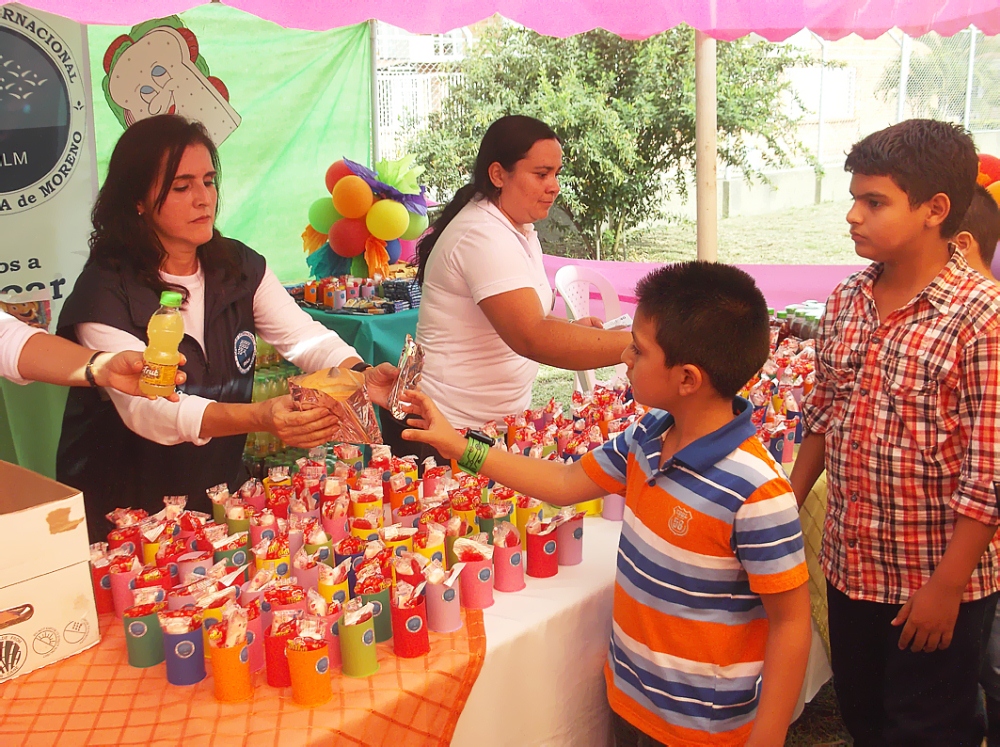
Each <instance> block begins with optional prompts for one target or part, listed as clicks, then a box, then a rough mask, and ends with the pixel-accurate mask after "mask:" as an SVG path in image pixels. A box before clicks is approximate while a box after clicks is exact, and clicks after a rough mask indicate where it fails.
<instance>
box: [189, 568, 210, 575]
mask: <svg viewBox="0 0 1000 747" xmlns="http://www.w3.org/2000/svg"><path fill="white" fill-rule="evenodd" d="M191 573H193V574H194V575H195V576H204V575H206V574H207V573H208V571H206V570H205V569H204V568H203V567H202V566H198V567H197V568H195V569H194V570H193V571H191Z"/></svg>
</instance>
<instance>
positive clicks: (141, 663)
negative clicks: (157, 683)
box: [123, 610, 164, 669]
mask: <svg viewBox="0 0 1000 747" xmlns="http://www.w3.org/2000/svg"><path fill="white" fill-rule="evenodd" d="M129 611H130V610H126V612H125V617H124V619H123V622H124V624H125V648H126V649H127V650H128V664H129V666H130V667H138V668H140V669H144V668H146V667H155V666H156V665H157V664H159V663H160V662H162V661H163V656H164V654H163V631H162V630H161V629H160V618H159V617H158V616H157V614H156V613H155V612H154V613H152V614H149V615H143V616H142V617H129V616H128V613H129Z"/></svg>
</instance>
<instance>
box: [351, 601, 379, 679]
mask: <svg viewBox="0 0 1000 747" xmlns="http://www.w3.org/2000/svg"><path fill="white" fill-rule="evenodd" d="M385 615H386V617H388V616H389V611H388V609H387V610H386V612H385ZM340 657H341V668H342V669H343V672H344V674H345V675H347V676H348V677H371V676H372V675H373V674H375V672H377V671H378V650H377V649H376V648H375V619H374V618H372V619H371V620H365V622H363V623H359V624H358V625H344V624H343V623H341V624H340Z"/></svg>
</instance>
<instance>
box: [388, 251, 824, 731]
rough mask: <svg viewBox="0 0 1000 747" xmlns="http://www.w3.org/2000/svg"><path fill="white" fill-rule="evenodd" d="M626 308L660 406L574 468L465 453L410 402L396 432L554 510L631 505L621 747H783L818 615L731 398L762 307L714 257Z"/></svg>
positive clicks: (671, 274) (422, 399)
mask: <svg viewBox="0 0 1000 747" xmlns="http://www.w3.org/2000/svg"><path fill="white" fill-rule="evenodd" d="M636 295H637V297H638V308H637V310H636V317H635V324H634V326H633V328H632V338H633V342H632V345H630V346H629V347H628V348H626V349H625V352H624V353H623V354H622V361H623V362H624V363H625V364H626V366H627V367H628V376H629V380H630V381H631V383H632V391H633V394H634V396H635V399H636V401H637V402H639V403H640V404H643V405H646V406H648V407H651V408H654V409H652V410H651V411H650V412H649V413H647V414H646V415H645V416H644V417H643V418H642V419H641V420H640V421H638V422H637V423H635V424H633V425H631V426H630V427H629V428H627V429H626V430H625V432H624V433H622V434H621V435H620V436H618V437H617V438H615V439H613V440H612V441H609V442H608V443H607V444H605V445H604V446H603V447H601V448H600V449H597V450H595V451H592V452H590V453H589V454H586V455H585V456H584V457H583V458H582V459H581V460H580V461H579V462H576V463H574V464H570V465H567V464H561V463H558V462H550V461H546V460H541V459H530V458H527V457H524V456H519V455H514V454H509V453H507V452H504V451H501V450H498V449H489V448H488V447H486V446H485V445H483V444H481V443H479V442H478V441H474V440H472V439H469V440H467V439H465V438H463V437H462V436H460V435H459V434H458V433H457V432H456V431H455V430H454V429H453V428H452V427H451V425H450V424H449V423H448V422H447V421H446V420H445V418H444V416H442V415H441V413H440V411H438V409H437V408H436V407H435V406H434V404H433V403H432V402H431V401H430V399H428V398H427V397H426V396H425V395H423V394H420V393H418V392H407V393H406V394H405V395H404V399H406V400H407V401H409V402H411V403H412V404H411V406H410V407H409V411H410V412H411V413H412V414H414V415H416V416H417V418H418V419H417V420H415V421H413V424H414V426H416V428H419V429H421V430H415V429H410V430H406V431H404V432H403V437H404V438H405V439H407V440H411V441H422V442H423V443H427V444H430V445H431V446H433V447H434V448H436V449H437V450H438V452H440V454H441V455H442V456H444V457H445V458H451V459H457V460H459V465H460V466H462V468H463V469H465V470H467V471H471V472H477V471H478V472H479V473H481V474H484V475H487V476H488V477H490V478H492V479H494V480H497V481H498V482H500V483H502V484H504V485H507V486H509V487H511V488H513V489H515V490H518V491H521V492H523V493H525V494H528V495H532V496H535V497H537V498H540V499H541V500H544V501H548V502H549V503H555V504H557V505H562V506H565V505H570V504H574V503H578V502H580V501H586V500H590V499H593V498H599V497H601V496H603V495H606V494H608V493H611V492H614V493H624V494H625V518H624V522H623V525H622V534H621V539H620V541H619V551H618V570H617V574H616V577H615V589H614V606H613V610H612V617H613V621H612V634H611V645H610V650H609V652H608V659H607V663H606V665H605V670H604V674H605V680H606V684H607V691H608V700H609V702H610V704H611V709H612V711H613V721H614V734H615V744H616V745H617V747H653V746H655V745H660V744H666V745H670V747H695V746H700V745H715V746H716V747H736V746H737V745H751V746H752V747H780V745H782V744H784V741H785V733H786V731H787V729H788V724H789V721H790V720H791V717H792V712H793V710H794V708H795V704H796V702H797V700H798V696H799V692H800V690H801V688H802V681H803V678H804V676H805V667H806V660H807V658H808V655H809V645H810V640H811V627H810V626H811V622H810V620H811V617H810V607H809V591H808V587H807V585H806V584H807V579H808V571H807V570H806V566H805V556H804V552H803V540H802V530H801V527H800V525H799V517H798V511H797V510H796V506H795V499H794V497H793V495H792V493H791V487H790V485H789V484H788V481H787V480H786V479H785V476H784V473H782V472H781V469H780V467H778V466H777V465H776V464H775V463H774V460H773V459H771V457H770V456H769V454H768V452H767V450H766V449H764V447H763V446H762V445H761V443H760V441H759V440H757V437H756V429H755V427H754V425H753V423H752V422H751V419H750V415H751V408H750V403H749V402H747V401H746V400H745V399H742V398H740V397H737V396H736V393H737V392H738V391H739V390H740V389H741V388H742V387H743V386H744V385H745V383H746V382H747V381H748V380H749V379H750V378H751V377H752V376H753V375H754V374H755V373H756V372H757V371H758V370H759V369H760V367H761V366H762V365H763V364H764V362H765V361H766V360H767V356H768V345H769V327H768V313H767V304H766V302H765V301H764V297H763V296H762V295H761V293H760V291H759V290H758V289H757V287H756V286H755V285H754V282H753V279H752V278H750V276H748V275H747V274H746V273H744V272H742V271H741V270H739V269H737V268H735V267H730V266H727V265H721V264H712V263H707V262H686V263H680V264H677V265H671V266H666V267H663V268H660V269H658V270H655V271H653V272H652V273H650V274H649V275H647V276H646V277H645V278H643V279H642V280H641V281H639V284H638V286H637V288H636ZM529 562H530V561H529Z"/></svg>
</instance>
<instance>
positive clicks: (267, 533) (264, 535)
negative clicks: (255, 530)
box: [260, 529, 274, 540]
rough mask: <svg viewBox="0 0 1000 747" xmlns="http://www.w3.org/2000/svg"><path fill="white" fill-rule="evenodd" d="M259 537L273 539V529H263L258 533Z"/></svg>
mask: <svg viewBox="0 0 1000 747" xmlns="http://www.w3.org/2000/svg"><path fill="white" fill-rule="evenodd" d="M260 538H261V539H266V540H273V539H274V530H273V529H265V530H264V531H263V532H261V533H260Z"/></svg>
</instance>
